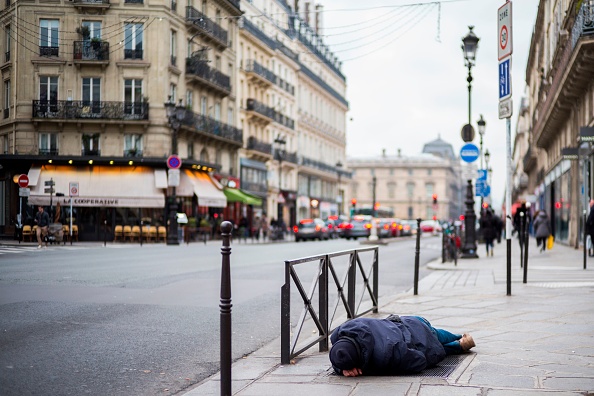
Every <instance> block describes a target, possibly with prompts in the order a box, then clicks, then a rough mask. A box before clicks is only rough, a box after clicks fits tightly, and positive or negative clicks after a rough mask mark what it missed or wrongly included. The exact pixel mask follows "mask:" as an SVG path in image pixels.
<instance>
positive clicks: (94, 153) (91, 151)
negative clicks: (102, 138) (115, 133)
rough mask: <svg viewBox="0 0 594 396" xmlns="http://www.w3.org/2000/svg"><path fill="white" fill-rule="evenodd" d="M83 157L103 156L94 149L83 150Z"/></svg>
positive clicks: (99, 151) (81, 153)
mask: <svg viewBox="0 0 594 396" xmlns="http://www.w3.org/2000/svg"><path fill="white" fill-rule="evenodd" d="M80 155H82V156H89V157H91V156H92V157H98V156H100V155H101V150H99V149H92V148H83V149H82V150H81V152H80Z"/></svg>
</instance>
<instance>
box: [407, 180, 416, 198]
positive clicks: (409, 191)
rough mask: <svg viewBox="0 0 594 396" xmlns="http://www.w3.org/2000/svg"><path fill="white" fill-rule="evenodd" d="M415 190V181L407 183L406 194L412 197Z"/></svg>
mask: <svg viewBox="0 0 594 396" xmlns="http://www.w3.org/2000/svg"><path fill="white" fill-rule="evenodd" d="M414 192H415V183H406V195H407V196H408V198H410V199H412V197H413V194H414Z"/></svg>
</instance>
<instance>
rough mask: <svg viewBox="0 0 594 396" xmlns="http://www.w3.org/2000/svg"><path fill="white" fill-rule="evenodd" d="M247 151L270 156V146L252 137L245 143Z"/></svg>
mask: <svg viewBox="0 0 594 396" xmlns="http://www.w3.org/2000/svg"><path fill="white" fill-rule="evenodd" d="M247 149H248V150H255V151H259V152H261V153H264V154H268V155H272V144H270V143H266V142H262V141H260V140H258V139H257V138H255V137H254V136H250V137H249V138H248V141H247Z"/></svg>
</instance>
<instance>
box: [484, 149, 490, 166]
mask: <svg viewBox="0 0 594 396" xmlns="http://www.w3.org/2000/svg"><path fill="white" fill-rule="evenodd" d="M490 158H491V153H489V149H487V150H485V161H486V162H487V168H488V167H489V166H488V164H489V159H490Z"/></svg>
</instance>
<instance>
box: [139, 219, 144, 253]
mask: <svg viewBox="0 0 594 396" xmlns="http://www.w3.org/2000/svg"><path fill="white" fill-rule="evenodd" d="M143 226H144V221H142V220H140V247H142V227H143Z"/></svg>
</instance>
